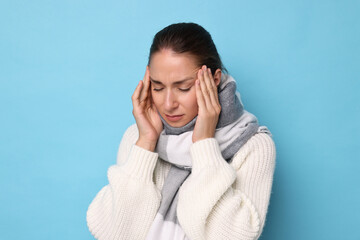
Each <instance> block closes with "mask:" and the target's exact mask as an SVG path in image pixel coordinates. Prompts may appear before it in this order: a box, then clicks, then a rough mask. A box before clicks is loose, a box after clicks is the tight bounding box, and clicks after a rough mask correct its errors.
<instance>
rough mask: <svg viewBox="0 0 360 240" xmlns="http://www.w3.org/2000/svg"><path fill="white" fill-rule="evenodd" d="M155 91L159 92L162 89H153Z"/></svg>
mask: <svg viewBox="0 0 360 240" xmlns="http://www.w3.org/2000/svg"><path fill="white" fill-rule="evenodd" d="M153 90H154V91H156V92H159V91H161V90H162V88H153Z"/></svg>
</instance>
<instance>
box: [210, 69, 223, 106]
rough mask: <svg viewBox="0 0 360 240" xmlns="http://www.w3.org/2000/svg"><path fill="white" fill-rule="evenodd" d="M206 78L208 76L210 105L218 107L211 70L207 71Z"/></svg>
mask: <svg viewBox="0 0 360 240" xmlns="http://www.w3.org/2000/svg"><path fill="white" fill-rule="evenodd" d="M207 76H208V81H207V83H208V85H207V87H208V89H209V94H210V99H211V103H212V105H213V106H214V107H215V108H217V107H219V105H220V103H219V98H218V96H217V87H216V85H215V81H214V79H213V77H212V75H211V69H210V68H208V71H207Z"/></svg>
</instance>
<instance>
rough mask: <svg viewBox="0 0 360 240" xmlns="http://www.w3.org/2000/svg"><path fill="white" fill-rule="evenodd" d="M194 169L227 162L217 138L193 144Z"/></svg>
mask: <svg viewBox="0 0 360 240" xmlns="http://www.w3.org/2000/svg"><path fill="white" fill-rule="evenodd" d="M190 155H191V158H192V167H193V169H201V168H203V167H207V166H213V165H219V164H223V163H224V162H225V160H224V158H223V157H222V155H221V150H220V146H219V143H218V142H217V141H216V139H215V138H206V139H203V140H200V141H197V142H195V143H193V144H192V145H191V147H190Z"/></svg>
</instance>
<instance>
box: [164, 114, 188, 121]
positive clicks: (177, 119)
mask: <svg viewBox="0 0 360 240" xmlns="http://www.w3.org/2000/svg"><path fill="white" fill-rule="evenodd" d="M165 116H166V118H167V119H168V120H169V121H171V122H176V121H179V120H180V119H181V118H182V117H183V116H184V114H182V115H167V114H165Z"/></svg>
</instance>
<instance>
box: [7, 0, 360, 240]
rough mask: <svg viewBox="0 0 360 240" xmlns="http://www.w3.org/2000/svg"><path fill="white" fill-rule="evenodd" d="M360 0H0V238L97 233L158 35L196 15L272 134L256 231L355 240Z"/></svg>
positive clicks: (359, 235) (359, 232)
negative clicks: (268, 183) (110, 173)
mask: <svg viewBox="0 0 360 240" xmlns="http://www.w3.org/2000/svg"><path fill="white" fill-rule="evenodd" d="M359 13H360V3H359V1H349V0H347V1H340V0H339V1H310V0H307V1H298V0H297V1H294V0H290V1H289V0H275V1H235V0H233V1H229V0H227V1H226V0H225V1H184V0H182V1H178V2H171V1H96V2H95V1H14V0H12V1H10V0H9V1H1V3H0V30H1V31H0V80H1V85H0V114H1V118H0V160H1V161H0V190H1V192H0V203H1V204H0V232H1V239H92V236H91V234H90V233H89V231H88V229H87V226H86V218H85V217H86V210H87V207H88V205H89V204H90V202H91V200H92V199H93V198H94V197H95V195H96V193H97V192H98V191H99V190H100V189H101V187H102V186H104V185H106V184H107V178H106V172H107V168H108V167H109V166H110V165H112V164H114V163H115V160H116V153H117V148H118V144H119V142H120V140H121V137H122V134H123V133H124V131H125V129H126V128H127V127H128V126H129V125H130V124H132V123H134V119H133V116H132V112H131V111H132V105H131V95H132V92H133V90H134V88H135V86H136V84H137V83H138V81H139V80H140V79H142V77H143V74H144V71H145V65H146V62H147V57H148V51H149V47H150V44H151V40H152V38H153V36H154V34H155V33H156V32H157V31H159V30H161V29H162V28H163V27H165V26H167V25H169V24H171V23H175V22H181V21H185V22H188V21H192V22H196V23H199V24H201V25H203V26H204V27H205V28H206V29H207V30H208V31H209V32H210V33H211V35H212V36H213V39H214V41H215V44H216V45H217V48H218V51H219V53H220V55H221V56H222V59H223V62H224V64H225V66H226V67H227V68H228V70H229V72H230V74H231V75H233V77H234V78H235V79H236V80H237V82H238V88H239V91H240V93H241V95H242V100H243V103H244V106H245V108H246V109H247V110H248V111H249V112H252V113H253V114H255V115H256V116H257V117H258V119H259V122H260V124H262V125H266V126H267V127H268V128H269V129H270V130H271V131H272V133H273V138H274V141H275V143H276V147H277V149H276V150H277V165H276V172H275V178H274V185H273V191H272V197H271V201H270V206H269V212H268V216H267V222H266V226H265V229H264V232H263V236H262V238H261V239H262V240H265V239H277V240H279V239H280V240H285V239H286V240H289V239H360V228H359V214H360V207H359V204H360V187H359V186H358V185H359V183H360V174H359V170H360V163H359V162H360V137H359V135H360V131H359V123H360V104H359V103H360V97H359V93H358V92H359V90H360V71H359V67H360V27H359V26H360V17H359Z"/></svg>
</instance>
